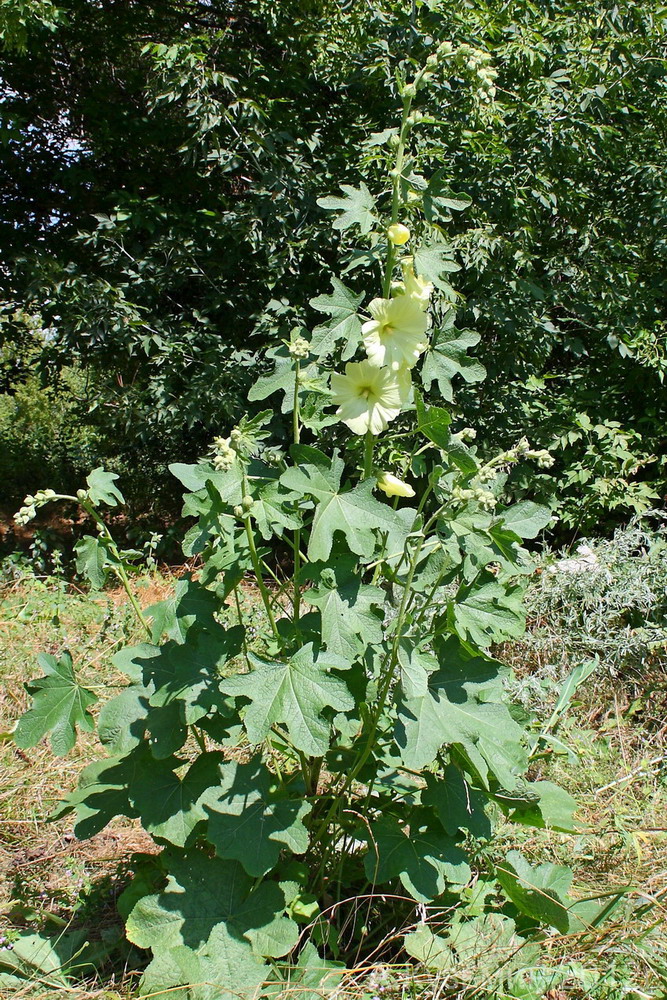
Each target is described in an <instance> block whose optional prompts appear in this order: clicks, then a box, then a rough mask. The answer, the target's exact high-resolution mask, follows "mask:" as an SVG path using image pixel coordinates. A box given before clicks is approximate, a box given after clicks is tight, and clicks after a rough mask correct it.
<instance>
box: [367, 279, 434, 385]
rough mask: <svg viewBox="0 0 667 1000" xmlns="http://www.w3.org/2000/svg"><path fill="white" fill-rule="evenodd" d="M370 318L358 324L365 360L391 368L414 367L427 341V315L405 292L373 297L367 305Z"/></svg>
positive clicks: (395, 369)
mask: <svg viewBox="0 0 667 1000" xmlns="http://www.w3.org/2000/svg"><path fill="white" fill-rule="evenodd" d="M368 311H369V312H370V314H371V316H372V317H373V319H371V320H369V321H368V322H367V323H364V325H363V326H362V328H361V332H362V335H363V338H364V347H365V348H366V353H367V355H368V360H369V361H370V362H371V364H373V365H378V366H381V365H389V367H390V368H393V369H394V371H397V370H398V369H399V368H403V367H407V368H413V367H414V366H415V365H416V364H417V361H418V360H419V355H420V354H422V353H423V352H424V351H425V350H426V347H427V346H428V345H427V341H426V327H427V326H428V317H427V315H426V313H425V312H424V310H423V309H422V308H421V306H419V304H418V303H417V302H415V301H413V299H411V298H410V297H409V296H407V295H399V296H397V297H396V298H395V299H373V301H372V302H371V303H370V304H369V306H368Z"/></svg>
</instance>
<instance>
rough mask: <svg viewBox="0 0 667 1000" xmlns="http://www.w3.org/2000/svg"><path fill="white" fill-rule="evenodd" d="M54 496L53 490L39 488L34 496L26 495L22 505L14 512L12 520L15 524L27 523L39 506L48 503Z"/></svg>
mask: <svg viewBox="0 0 667 1000" xmlns="http://www.w3.org/2000/svg"><path fill="white" fill-rule="evenodd" d="M55 497H56V491H55V490H39V491H38V492H37V493H35V495H34V496H32V495H28V496H27V497H26V498H25V500H24V501H23V506H22V507H21V509H20V510H19V511H17V513H16V514H14V520H15V522H16V523H17V524H28V523H29V522H30V521H32V519H33V518H34V517H35V515H36V514H37V510H38V508H39V507H43V506H44V504H46V503H49V501H50V500H54V499H55Z"/></svg>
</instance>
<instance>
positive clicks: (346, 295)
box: [310, 277, 364, 361]
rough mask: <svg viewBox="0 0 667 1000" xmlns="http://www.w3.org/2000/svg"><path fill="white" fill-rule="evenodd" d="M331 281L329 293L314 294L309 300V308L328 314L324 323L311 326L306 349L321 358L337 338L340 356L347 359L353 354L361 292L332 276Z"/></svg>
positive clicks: (357, 336)
mask: <svg viewBox="0 0 667 1000" xmlns="http://www.w3.org/2000/svg"><path fill="white" fill-rule="evenodd" d="M331 284H332V286H333V293H332V294H331V295H318V296H316V298H314V299H311V300H310V305H311V306H312V307H313V309H317V310H318V312H324V313H328V315H329V316H330V317H331V319H330V320H329V322H328V323H323V324H321V325H320V326H316V327H315V329H314V330H313V337H312V340H311V342H310V350H311V352H312V353H313V354H317V355H318V356H319V357H320V358H323V357H326V356H327V355H329V354H332V353H333V352H334V350H335V349H336V344H337V342H338V341H339V340H344V341H345V346H344V347H343V355H342V357H343V361H347V360H348V359H349V358H351V357H352V356H353V354H354V352H355V351H356V349H357V346H358V344H359V338H360V336H361V320H360V319H359V317H358V316H357V310H358V308H359V305H360V304H361V300H362V299H363V297H364V296H363V293H362V294H361V295H355V294H354V292H353V291H351V289H349V288H347V286H346V285H344V284H343V282H342V281H339V280H338V278H333V277H332V279H331Z"/></svg>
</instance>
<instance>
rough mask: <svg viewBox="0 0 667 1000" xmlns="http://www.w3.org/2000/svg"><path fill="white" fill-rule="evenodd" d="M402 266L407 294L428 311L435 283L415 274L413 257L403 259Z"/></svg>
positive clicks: (424, 310)
mask: <svg viewBox="0 0 667 1000" xmlns="http://www.w3.org/2000/svg"><path fill="white" fill-rule="evenodd" d="M401 267H402V268H403V283H404V287H405V294H406V296H407V297H408V298H409V299H412V301H413V302H414V303H416V305H418V306H419V308H420V309H421V310H422V311H423V312H426V310H427V309H428V305H429V301H430V298H431V295H432V294H433V285H432V284H431V282H430V281H424V279H423V278H421V277H419V275H417V274H415V269H414V266H413V259H412V257H406V258H405V260H403V261H401Z"/></svg>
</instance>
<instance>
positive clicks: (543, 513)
mask: <svg viewBox="0 0 667 1000" xmlns="http://www.w3.org/2000/svg"><path fill="white" fill-rule="evenodd" d="M497 513H498V515H499V516H500V517H501V518H502V526H503V528H509V530H510V531H513V532H514V534H515V535H518V536H519V538H537V536H538V535H539V533H540V531H542V530H543V528H546V526H547V525H548V524H549V522H550V521H551V518H552V514H551V511H550V510H549V508H548V507H543V506H541V505H540V504H537V503H531V501H530V500H523V501H521V503H515V504H514V505H513V506H512V507H508V508H507V509H506V510H499V511H498V512H497Z"/></svg>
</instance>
